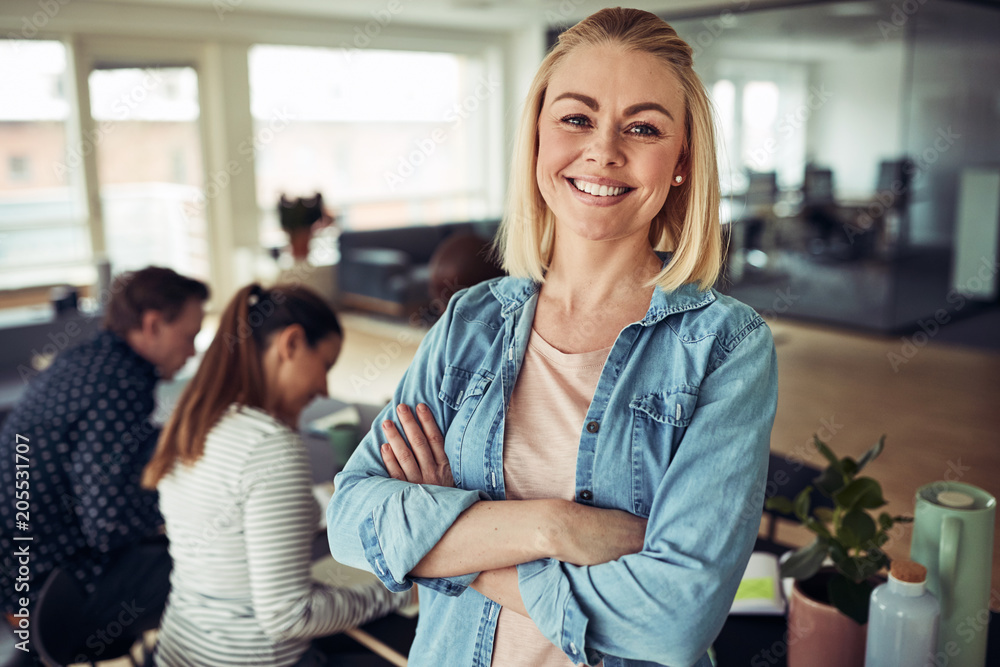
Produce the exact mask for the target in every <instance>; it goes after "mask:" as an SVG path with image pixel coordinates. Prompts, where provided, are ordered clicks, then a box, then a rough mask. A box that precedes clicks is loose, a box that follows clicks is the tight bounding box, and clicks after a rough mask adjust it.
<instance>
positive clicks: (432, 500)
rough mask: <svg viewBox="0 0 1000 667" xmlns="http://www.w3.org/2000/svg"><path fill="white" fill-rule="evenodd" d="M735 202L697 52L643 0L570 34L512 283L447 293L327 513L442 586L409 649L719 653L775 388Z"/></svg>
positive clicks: (447, 656) (376, 555)
mask: <svg viewBox="0 0 1000 667" xmlns="http://www.w3.org/2000/svg"><path fill="white" fill-rule="evenodd" d="M718 203H719V194H718V174H717V169H716V163H715V141H714V137H713V132H712V117H711V112H710V106H709V102H708V99H707V97H706V94H705V91H704V88H703V86H702V84H701V82H700V81H699V79H698V77H697V76H696V75H695V73H694V72H693V70H692V68H691V49H690V47H689V46H688V45H687V44H686V43H684V42H683V41H682V40H681V39H680V38H679V37H677V35H676V33H675V32H674V31H673V29H672V28H670V26H669V25H667V24H666V23H664V22H663V21H662V20H660V19H659V18H657V17H656V16H654V15H652V14H649V13H647V12H641V11H637V10H629V9H605V10H602V11H600V12H598V13H596V14H594V15H593V16H591V17H589V18H587V19H586V20H584V21H583V22H581V23H580V24H578V25H577V26H575V27H574V28H571V29H570V30H568V31H566V32H565V33H564V34H563V35H562V36H561V37H560V39H559V43H558V44H557V45H556V46H555V47H554V49H553V50H552V51H551V52H550V53H549V55H548V56H547V57H546V58H545V60H544V62H543V63H542V65H541V68H540V69H539V71H538V74H537V75H536V77H535V80H534V83H533V85H532V88H531V91H530V92H529V96H528V100H527V104H526V107H525V110H524V115H523V116H522V121H521V127H520V138H519V143H518V147H517V151H516V153H515V156H514V164H513V175H512V179H511V194H510V201H509V202H508V209H507V217H506V218H505V220H504V223H503V226H502V228H501V230H500V233H499V239H498V240H499V248H500V252H501V256H502V258H503V261H504V265H505V268H506V269H507V270H508V272H509V273H510V277H507V278H501V279H497V280H493V281H490V282H488V283H486V284H483V285H479V286H476V287H474V288H472V289H469V290H467V291H465V292H460V293H458V294H456V295H455V296H454V297H453V298H452V300H451V302H450V303H449V306H448V309H447V311H446V312H445V314H444V316H443V317H442V318H441V321H440V322H438V323H437V324H436V325H435V327H434V328H433V329H432V330H431V331H430V332H429V333H428V335H427V337H426V339H425V340H424V342H423V344H422V345H421V347H420V349H419V351H418V352H417V354H416V357H415V359H414V362H413V364H412V365H411V367H410V369H409V370H408V372H407V374H406V376H405V378H404V379H403V381H402V383H401V384H400V386H399V389H398V390H397V392H396V394H395V397H394V400H393V404H392V405H390V406H389V408H387V411H386V413H384V414H383V415H382V416H381V418H380V419H379V420H377V421H376V423H375V424H374V426H373V429H372V432H371V433H370V434H369V435H368V437H367V438H366V439H365V441H364V443H363V444H362V447H361V448H360V449H359V450H358V452H357V454H355V456H354V457H353V458H352V459H351V461H350V462H349V463H348V465H347V467H346V468H345V470H344V471H343V472H342V473H341V474H340V475H339V476H338V478H337V480H336V482H337V492H336V494H335V495H334V497H333V500H332V502H331V504H330V506H329V509H328V522H329V526H330V528H329V530H330V544H331V548H332V550H333V554H334V556H335V557H336V558H337V559H338V560H341V561H343V562H346V563H349V564H351V565H356V566H360V567H366V568H370V569H371V570H372V571H373V572H375V573H376V574H377V575H378V576H379V577H380V578H381V580H382V581H383V582H384V583H385V585H386V586H387V587H388V588H389V589H390V590H405V589H407V588H409V587H410V586H412V584H414V583H419V584H421V585H423V586H424V587H425V589H424V590H423V591H421V596H420V604H421V610H420V624H419V626H418V629H417V637H416V640H415V642H414V644H413V648H412V650H411V654H410V664H411V665H414V666H415V667H419V666H421V665H491V664H492V665H496V666H500V665H503V666H505V667H506V666H508V665H524V666H529V665H530V666H532V667H535V666H538V665H545V666H550V665H574V664H588V665H594V664H599V663H601V662H602V661H603V664H604V665H605V667H618V666H625V665H643V666H645V665H670V666H672V667H681V666H688V665H697V666H698V667H703V666H706V665H709V664H710V662H709V659H708V656H707V653H706V652H707V649H708V647H709V645H710V644H711V642H712V641H713V639H714V638H715V636H716V635H717V634H718V632H719V630H720V628H721V627H722V624H723V622H724V620H725V617H726V613H727V611H728V609H729V606H730V604H731V602H732V599H733V596H734V594H735V592H736V588H737V586H738V584H739V580H740V577H741V575H742V573H743V570H744V568H745V566H746V562H747V559H748V558H749V554H750V551H751V549H752V547H753V543H754V539H755V536H756V531H757V527H758V522H759V517H760V509H761V507H762V504H763V497H764V479H765V473H766V467H767V453H768V448H769V439H770V431H771V426H772V423H773V420H774V413H775V407H776V401H777V373H776V365H775V353H774V345H773V342H772V339H771V334H770V331H769V330H768V328H767V326H766V325H765V324H764V322H763V320H762V319H761V318H760V317H759V316H758V315H757V314H756V313H755V312H754V311H753V310H751V309H750V308H748V307H747V306H745V305H743V304H741V303H738V302H736V301H734V300H733V299H731V298H728V297H725V296H722V295H720V294H719V293H717V292H715V291H714V290H712V289H711V285H712V284H713V283H714V282H715V280H716V278H717V275H718V273H719V270H720V263H721V259H720V255H721V241H720V230H719V220H718ZM408 406H416V411H415V414H414V412H413V411H412V410H411V409H410V407H408ZM397 422H398V424H399V426H396V423H397ZM438 426H440V430H439V429H438ZM404 436H405V437H404ZM451 487H454V488H451ZM470 587H471V588H472V589H473V590H468V589H469V588H470Z"/></svg>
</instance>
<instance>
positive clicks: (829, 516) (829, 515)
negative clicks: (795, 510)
mask: <svg viewBox="0 0 1000 667" xmlns="http://www.w3.org/2000/svg"><path fill="white" fill-rule="evenodd" d="M813 516H814V517H816V518H817V519H819V520H820V521H822V522H823V523H830V522H831V521H833V510H832V509H830V508H829V507H817V508H815V509H813Z"/></svg>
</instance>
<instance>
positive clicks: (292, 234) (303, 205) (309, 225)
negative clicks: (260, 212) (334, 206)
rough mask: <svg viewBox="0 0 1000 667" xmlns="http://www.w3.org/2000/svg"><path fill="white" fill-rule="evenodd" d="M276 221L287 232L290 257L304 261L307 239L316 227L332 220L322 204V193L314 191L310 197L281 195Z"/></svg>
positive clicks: (307, 252) (310, 238)
mask: <svg viewBox="0 0 1000 667" xmlns="http://www.w3.org/2000/svg"><path fill="white" fill-rule="evenodd" d="M278 221H279V222H280V223H281V228H282V229H283V230H285V232H286V233H287V234H288V242H289V245H290V246H291V250H292V257H294V258H295V259H296V260H298V261H305V260H306V258H307V257H308V256H309V241H310V240H312V235H313V231H315V229H316V228H318V227H322V226H325V225H328V224H330V223H332V222H333V216H331V215H330V214H329V213H328V212H327V211H326V208H325V207H324V206H323V195H321V194H320V193H318V192H317V193H316V194H315V195H314V196H312V197H308V198H305V197H299V198H295V199H288V198H286V197H285V195H281V198H280V199H279V201H278Z"/></svg>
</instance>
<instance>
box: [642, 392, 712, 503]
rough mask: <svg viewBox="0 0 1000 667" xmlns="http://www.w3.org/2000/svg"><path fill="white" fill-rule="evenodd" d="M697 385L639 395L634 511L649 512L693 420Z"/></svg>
mask: <svg viewBox="0 0 1000 667" xmlns="http://www.w3.org/2000/svg"><path fill="white" fill-rule="evenodd" d="M697 404H698V388H697V387H691V386H688V385H683V386H680V387H677V388H675V389H673V390H671V391H669V392H656V393H650V394H643V395H640V396H636V397H635V398H634V399H632V401H631V402H630V403H629V408H630V411H631V420H632V447H631V449H632V511H633V512H635V513H636V514H638V515H640V516H644V517H646V516H649V510H650V506H651V504H652V501H653V495H654V494H655V493H656V489H657V488H658V487H659V485H660V481H661V480H662V479H663V477H664V475H666V473H667V467H668V466H669V465H670V459H671V458H672V457H673V453H674V452H675V451H676V449H677V446H678V445H679V444H680V441H681V438H682V437H683V436H684V432H685V430H686V428H687V426H688V424H690V423H691V418H692V417H693V416H694V410H695V407H696V406H697Z"/></svg>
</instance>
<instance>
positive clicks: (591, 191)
mask: <svg viewBox="0 0 1000 667" xmlns="http://www.w3.org/2000/svg"><path fill="white" fill-rule="evenodd" d="M573 185H574V187H576V189H577V190H579V191H580V192H586V193H587V194H588V195H595V196H597V197H614V196H616V195H620V194H621V193H623V192H625V191H626V190H628V188H616V187H610V186H607V185H598V184H597V183H588V182H587V181H578V180H574V181H573Z"/></svg>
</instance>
